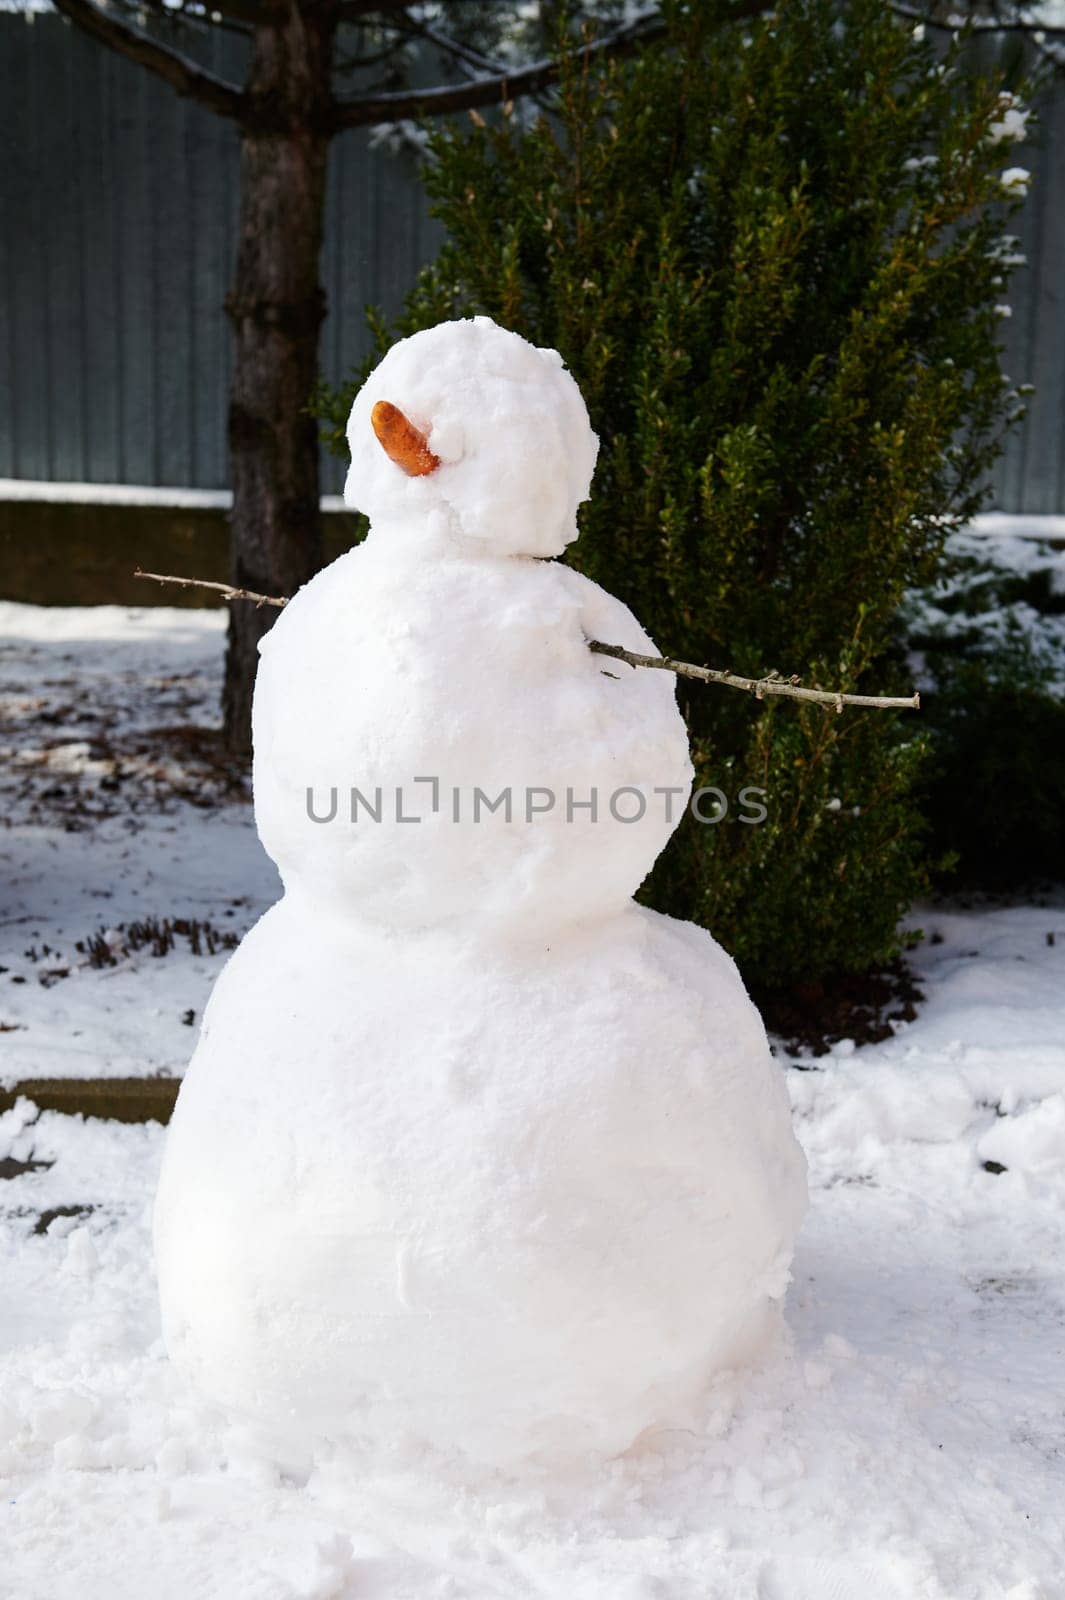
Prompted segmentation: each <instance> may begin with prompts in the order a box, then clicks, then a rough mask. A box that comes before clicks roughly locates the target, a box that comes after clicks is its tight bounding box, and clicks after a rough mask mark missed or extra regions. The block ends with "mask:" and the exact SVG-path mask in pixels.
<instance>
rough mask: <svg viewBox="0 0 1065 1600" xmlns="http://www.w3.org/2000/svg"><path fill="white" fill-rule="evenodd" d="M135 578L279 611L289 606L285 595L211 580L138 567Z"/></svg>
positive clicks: (134, 574)
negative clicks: (182, 576)
mask: <svg viewBox="0 0 1065 1600" xmlns="http://www.w3.org/2000/svg"><path fill="white" fill-rule="evenodd" d="M133 576H134V577H135V578H150V579H151V580H152V582H153V583H173V584H176V585H177V587H178V588H179V589H212V590H213V591H214V593H215V594H220V595H222V596H223V597H224V598H225V599H226V600H250V601H252V602H253V604H254V605H255V606H256V607H258V606H276V607H277V608H278V610H280V609H281V607H282V606H287V605H288V597H287V595H283V594H256V593H255V591H254V589H234V588H233V586H232V584H229V583H212V582H211V580H210V579H209V578H174V577H171V576H170V575H169V574H168V573H163V572H142V571H141V569H140V567H137V568H136V570H135V571H134V573H133Z"/></svg>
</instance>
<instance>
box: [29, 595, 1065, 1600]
mask: <svg viewBox="0 0 1065 1600" xmlns="http://www.w3.org/2000/svg"><path fill="white" fill-rule="evenodd" d="M221 627H222V622H221V619H220V618H219V616H218V615H217V614H215V613H194V612H188V611H166V610H156V609H147V610H144V611H119V610H116V609H111V608H99V609H94V610H91V611H71V612H63V611H56V610H49V611H36V610H34V609H33V608H29V607H22V606H13V605H4V606H0V711H2V714H3V720H4V731H3V733H2V734H0V745H2V746H3V757H2V766H3V773H2V778H0V782H2V784H3V807H2V812H3V817H4V831H3V832H2V833H0V854H2V857H3V860H2V866H0V883H2V886H3V887H2V889H0V967H3V968H4V969H5V970H4V971H3V972H0V1025H2V1027H3V1029H4V1030H5V1031H2V1032H0V1077H2V1079H3V1080H4V1081H6V1082H8V1083H10V1082H11V1081H13V1080H17V1079H19V1078H24V1077H30V1076H33V1077H41V1076H50V1075H58V1074H61V1073H62V1074H67V1075H70V1074H82V1075H100V1074H107V1073H129V1074H136V1073H145V1072H155V1071H169V1072H177V1071H180V1069H181V1066H182V1064H183V1062H184V1059H185V1057H186V1056H187V1054H188V1052H189V1050H190V1048H191V1045H192V1042H193V1039H194V1030H193V1029H192V1028H191V1027H190V1025H189V1024H187V1023H186V1021H185V1018H186V1016H187V1014H188V1013H189V1012H192V1013H193V1019H192V1020H193V1021H195V1020H197V1019H198V1016H199V1013H200V1012H201V1011H202V1007H203V1003H204V1000H205V998H206V994H207V992H208V990H209V987H210V984H211V982H212V981H213V978H214V976H215V975H216V973H217V971H218V969H219V966H220V964H221V962H222V960H223V959H224V950H223V949H220V948H219V949H216V951H215V953H214V954H211V953H209V951H208V950H207V948H206V945H207V943H208V942H209V939H208V935H207V933H206V932H204V925H209V927H210V929H211V930H212V932H211V935H210V939H211V940H216V941H217V939H219V938H220V936H221V935H222V934H223V933H233V934H240V933H241V932H243V930H244V929H245V928H246V926H247V925H248V924H249V922H250V921H251V920H253V918H254V917H255V916H256V915H257V914H258V912H259V911H260V910H261V909H262V908H263V907H264V906H265V905H266V904H268V903H269V901H270V899H271V898H272V897H273V896H274V894H276V892H277V884H276V877H275V874H274V872H273V868H272V867H271V866H270V864H269V862H268V861H266V859H265V858H264V857H263V855H262V853H261V851H260V850H259V848H258V845H257V842H256V840H255V835H254V831H253V829H252V827H251V822H250V814H249V808H248V807H247V803H246V799H243V798H241V796H240V793H239V785H238V784H237V783H236V780H234V778H233V776H232V774H230V773H228V772H227V770H226V768H225V764H224V762H222V761H221V760H220V758H219V756H218V752H217V749H216V743H215V741H213V738H212V735H211V731H210V730H211V726H212V725H213V718H214V707H215V702H216V697H217V681H218V672H219V663H220V653H221V642H222V634H221ZM42 728H43V729H44V732H45V737H44V738H43V739H42ZM190 728H200V729H203V730H205V731H204V732H203V733H202V734H196V735H193V734H190V732H189V729H190ZM166 920H169V922H170V924H171V927H173V925H174V923H175V922H177V923H180V924H181V925H182V926H185V927H191V926H192V924H196V926H197V927H198V929H199V930H200V931H199V934H198V935H197V936H195V937H192V936H189V935H188V934H181V933H180V932H176V933H174V935H173V940H172V944H171V943H170V942H168V940H167V939H166V938H164V939H162V941H161V942H162V944H163V945H164V946H166V953H165V954H162V955H155V954H152V949H153V938H155V944H156V945H158V943H159V940H158V938H157V937H156V936H154V935H151V934H150V933H149V934H145V935H144V939H143V942H142V940H141V935H139V934H137V933H136V932H132V933H131V929H136V928H137V927H138V926H139V927H140V928H141V929H142V930H143V929H144V928H145V927H154V928H155V929H156V933H157V932H158V929H159V927H160V926H161V924H162V923H163V922H164V921H166ZM918 921H919V922H920V924H921V926H923V928H924V929H925V931H926V934H927V935H928V937H927V939H926V941H925V943H924V945H923V946H922V947H921V950H920V952H919V953H918V956H917V960H916V964H917V966H918V968H919V970H920V973H921V978H922V987H923V988H924V991H925V994H926V997H927V998H926V1002H925V1004H924V1005H923V1006H922V1007H921V1008H920V1012H919V1016H918V1018H917V1020H916V1021H915V1022H913V1023H911V1024H908V1025H903V1026H902V1027H900V1029H899V1031H898V1032H897V1033H896V1035H895V1037H894V1038H893V1039H891V1040H889V1041H887V1042H886V1043H884V1044H882V1045H879V1046H875V1047H869V1048H865V1049H862V1050H858V1051H855V1050H854V1049H853V1047H848V1046H847V1044H843V1045H841V1046H838V1047H837V1048H836V1050H835V1052H834V1053H833V1055H831V1056H829V1057H826V1058H823V1059H822V1060H820V1061H818V1062H817V1063H811V1062H806V1063H802V1064H798V1065H796V1064H791V1066H790V1070H788V1078H789V1083H790V1087H791V1092H792V1100H793V1104H794V1107H795V1113H796V1122H797V1128H798V1131H799V1135H800V1138H801V1139H802V1142H803V1145H804V1147H805V1149H806V1152H807V1155H808V1157H809V1160H810V1168H811V1188H812V1200H813V1203H812V1209H811V1214H810V1218H809V1221H808V1223H807V1225H806V1227H805V1229H804V1233H803V1236H802V1240H801V1243H800V1249H799V1254H798V1257H797V1261H796V1270H795V1284H794V1287H793V1290H792V1293H791V1298H790V1302H789V1305H790V1310H789V1320H790V1326H791V1343H790V1346H789V1348H787V1349H785V1350H782V1351H780V1352H779V1353H778V1355H777V1357H776V1358H775V1359H774V1360H773V1361H772V1362H771V1363H770V1364H769V1365H767V1367H766V1368H765V1369H764V1370H762V1371H761V1372H759V1373H757V1374H754V1375H748V1376H747V1377H746V1378H745V1379H744V1380H743V1381H742V1382H739V1383H736V1384H735V1385H731V1384H727V1383H726V1384H723V1385H722V1386H721V1388H720V1390H719V1391H718V1393H717V1394H716V1395H715V1396H714V1398H713V1403H712V1405H711V1407H710V1408H709V1411H708V1416H707V1419H706V1425H705V1428H704V1429H703V1430H702V1431H701V1432H699V1433H698V1434H693V1435H676V1434H673V1435H668V1436H666V1435H664V1436H660V1437H657V1438H655V1439H652V1440H650V1441H647V1442H646V1444H645V1446H644V1447H643V1449H642V1451H641V1452H640V1453H638V1454H635V1455H633V1456H631V1457H628V1458H625V1459H622V1460H618V1461H615V1462H613V1463H611V1464H610V1465H609V1466H608V1467H607V1468H605V1469H601V1470H600V1471H598V1472H596V1473H589V1474H587V1475H585V1476H583V1477H581V1476H575V1477H574V1478H573V1479H572V1480H571V1481H560V1480H559V1479H557V1478H552V1479H550V1480H544V1481H542V1482H533V1483H528V1482H527V1483H524V1484H515V1483H507V1482H503V1481H494V1482H492V1483H491V1484H482V1485H480V1486H477V1487H469V1488H467V1489H464V1490H461V1491H460V1490H458V1489H456V1487H455V1483H454V1480H453V1479H449V1480H448V1486H447V1487H444V1486H440V1487H437V1488H433V1487H431V1486H430V1485H429V1484H427V1483H425V1482H419V1481H417V1480H416V1479H414V1478H412V1477H410V1476H404V1475H403V1474H401V1473H400V1472H399V1471H398V1470H395V1471H382V1470H381V1469H380V1467H377V1468H375V1467H374V1466H373V1464H371V1463H365V1462H351V1461H342V1460H338V1461H332V1462H327V1463H323V1464H321V1465H320V1466H319V1467H318V1468H317V1469H316V1471H315V1472H314V1473H313V1475H312V1476H311V1478H310V1479H309V1481H308V1482H306V1483H304V1484H294V1483H290V1482H286V1481H284V1480H283V1479H281V1478H280V1477H279V1476H278V1475H277V1474H276V1472H274V1471H273V1470H272V1469H271V1468H269V1467H268V1466H267V1465H265V1464H264V1463H263V1462H262V1461H260V1460H259V1459H257V1457H256V1454H255V1452H254V1449H253V1448H252V1446H251V1443H250V1441H248V1440H247V1439H245V1438H243V1437H242V1436H241V1435H240V1433H239V1432H238V1431H237V1430H235V1429H233V1428H232V1427H229V1426H227V1425H226V1424H225V1423H224V1422H223V1421H222V1420H221V1419H220V1418H218V1417H216V1416H214V1415H213V1414H212V1413H211V1412H210V1411H209V1410H208V1409H206V1408H205V1407H204V1406H203V1405H201V1404H200V1403H199V1402H198V1401H197V1400H196V1399H195V1397H193V1396H191V1395H190V1394H188V1393H187V1392H186V1391H185V1390H184V1389H183V1388H182V1386H181V1384H180V1383H179V1381H178V1380H177V1378H176V1377H175V1375H174V1374H173V1373H172V1372H171V1370H170V1368H169V1366H168V1364H167V1361H166V1358H165V1356H164V1354H163V1351H162V1348H161V1346H160V1342H159V1336H158V1322H157V1314H156V1308H155V1291H154V1284H153V1277H152V1263H151V1251H150V1240H149V1214H150V1204H151V1197H152V1193H153V1186H154V1183H155V1176H156V1171H157V1167H158V1162H159V1157H160V1153H161V1148H162V1141H163V1138H164V1133H163V1130H162V1129H160V1128H159V1127H157V1126H154V1125H149V1126H147V1127H145V1126H124V1125H120V1124H117V1123H107V1122H100V1121H88V1122H86V1121H82V1120H81V1119H79V1118H71V1117H63V1116H60V1115H58V1114H56V1113H52V1112H44V1113H39V1114H38V1113H37V1112H36V1110H35V1108H34V1107H32V1106H30V1105H28V1104H26V1103H25V1102H23V1103H21V1104H20V1105H19V1106H17V1107H16V1108H15V1109H14V1110H12V1111H8V1112H6V1113H4V1114H3V1115H2V1116H0V1475H3V1479H4V1482H3V1489H4V1493H3V1496H2V1508H0V1517H2V1518H3V1524H2V1532H0V1595H3V1596H4V1597H5V1600H6V1596H8V1595H10V1596H11V1597H12V1600H143V1597H144V1596H146V1595H149V1594H150V1595H153V1596H155V1597H158V1600H186V1597H189V1596H195V1597H196V1600H430V1597H434V1596H441V1597H445V1596H446V1597H450V1600H524V1597H530V1600H532V1597H536V1600H998V1597H1006V1600H1059V1597H1065V900H1059V901H1056V902H1051V903H1048V904H1046V905H1039V906H1026V907H997V908H994V907H985V908H982V909H981V908H977V909H970V910H962V909H954V910H944V909H941V908H933V909H928V910H926V911H925V912H924V913H923V914H922V915H921V917H920V918H918ZM94 937H95V938H96V942H95V943H94V942H93V941H94ZM100 940H102V941H103V942H102V945H101V943H100V942H99V941H100ZM79 943H80V944H82V945H83V946H84V947H85V948H84V949H83V950H81V951H79V950H78V948H77V947H78V944H79ZM194 943H198V945H199V953H198V954H197V953H196V952H195V951H194V949H193V948H192V946H193V944H194ZM45 946H47V947H48V948H47V950H45V948H44V947H45ZM93 950H95V951H96V952H97V957H98V959H99V960H100V961H102V963H103V964H100V965H93V964H92V952H93ZM105 952H106V954H105ZM112 963H113V964H112ZM63 971H65V974H66V975H65V976H60V975H59V974H60V973H61V972H63ZM20 979H21V980H22V981H19V980H20ZM811 1068H812V1070H810V1069H811Z"/></svg>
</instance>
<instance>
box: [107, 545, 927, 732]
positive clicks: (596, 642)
mask: <svg viewBox="0 0 1065 1600" xmlns="http://www.w3.org/2000/svg"><path fill="white" fill-rule="evenodd" d="M133 576H134V577H135V578H150V579H151V580H152V581H153V582H155V583H174V584H177V586H178V587H179V588H181V589H211V590H213V592H214V593H215V594H220V595H222V596H223V597H224V598H225V599H226V600H250V601H251V602H252V603H253V604H254V605H256V606H276V607H277V608H278V609H279V610H280V609H281V608H282V607H283V606H286V605H287V604H288V600H287V598H286V596H284V595H272V594H256V593H255V592H254V591H253V590H251V589H234V588H233V587H232V586H231V585H230V584H228V583H211V582H209V581H208V580H207V579H205V578H173V577H169V576H167V575H166V574H164V573H161V572H142V571H141V569H140V567H138V568H137V569H136V571H135V572H134V574H133ZM588 648H589V650H591V651H593V652H594V653H595V654H596V655H600V656H611V657H613V659H614V660H615V661H624V662H627V664H628V665H629V666H630V667H659V668H660V669H661V670H662V671H663V672H675V673H677V675H678V676H679V677H683V678H698V679H700V680H701V682H703V683H721V684H724V685H725V687H726V688H727V689H743V690H744V691H745V692H746V693H748V694H753V695H754V697H755V699H756V700H763V699H764V698H765V696H766V695H783V696H786V697H787V698H788V699H791V700H813V701H815V702H816V703H817V704H818V705H823V706H834V707H835V709H836V710H837V711H842V710H843V707H844V706H876V707H878V708H880V709H883V710H893V709H897V710H900V711H919V710H920V709H921V697H920V695H919V694H914V695H911V696H909V697H908V698H907V699H904V700H900V699H897V698H894V697H893V696H891V695H883V694H839V693H838V692H836V691H833V690H830V689H803V688H802V687H801V686H800V684H799V680H798V678H780V677H777V676H776V675H775V674H771V675H770V676H769V677H768V678H741V677H739V676H738V674H737V673H735V672H726V671H725V670H724V669H723V668H720V667H693V666H692V665H691V663H690V662H688V661H673V660H671V659H670V658H669V657H668V656H639V655H636V654H635V653H634V652H633V651H632V650H624V649H622V647H621V645H619V644H604V643H603V642H602V640H600V639H589V641H588Z"/></svg>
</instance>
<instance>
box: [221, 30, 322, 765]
mask: <svg viewBox="0 0 1065 1600" xmlns="http://www.w3.org/2000/svg"><path fill="white" fill-rule="evenodd" d="M335 9H336V8H335V5H334V4H332V3H330V0H275V3H274V4H273V5H269V4H267V5H264V7H263V11H264V20H263V22H262V23H261V24H259V25H258V26H257V27H256V29H255V35H254V40H253V49H252V60H251V67H250V71H249V76H248V82H247V90H248V95H249V108H248V112H247V115H246V116H245V118H244V119H243V120H242V128H241V149H240V226H239V243H238V247H237V263H236V276H235V280H234V287H233V292H232V294H231V295H230V296H229V298H228V299H227V301H226V310H227V312H228V314H229V317H230V321H231V323H232V327H233V334H234V347H235V349H234V356H235V359H234V368H233V384H232V389H231V391H230V406H229V451H230V466H231V473H232V481H233V512H232V516H231V519H230V520H231V530H232V531H231V540H232V573H233V582H234V584H235V585H236V586H237V587H240V588H246V589H254V590H256V591H258V592H259V593H264V594H294V593H295V591H296V590H297V589H298V588H299V586H300V584H302V583H305V582H306V581H307V579H308V578H310V577H312V576H313V574H314V573H315V572H316V571H317V570H318V568H319V567H320V565H321V557H322V532H321V520H320V514H319V490H318V427H317V423H316V422H315V420H314V418H313V417H311V416H309V415H308V414H307V405H308V402H309V400H310V397H311V392H312V390H313V388H314V385H315V381H316V378H317V374H318V334H319V329H320V327H321V322H322V318H323V316H324V314H325V294H324V291H323V290H322V288H321V285H320V284H319V282H318V258H319V253H320V250H321V243H322V213H323V208H324V202H325V175H326V162H327V159H328V153H329V92H330V71H331V57H332V48H333V34H334V31H335V27H336V17H335ZM276 615H277V613H276V612H274V611H272V610H270V609H267V608H263V609H261V610H259V609H256V607H254V606H251V605H247V604H245V603H241V602H233V603H232V604H231V605H230V611H229V638H228V647H227V651H226V672H225V688H224V692H223V713H224V720H225V739H226V744H227V746H228V748H229V749H230V751H232V752H233V753H234V754H237V755H245V754H247V752H248V751H249V750H250V747H251V695H252V687H253V685H254V682H255V667H256V662H257V659H258V648H257V647H258V643H259V640H260V639H261V637H262V635H263V634H264V633H265V632H266V631H267V629H268V628H269V627H270V625H271V623H272V622H273V621H274V620H275V619H276Z"/></svg>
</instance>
